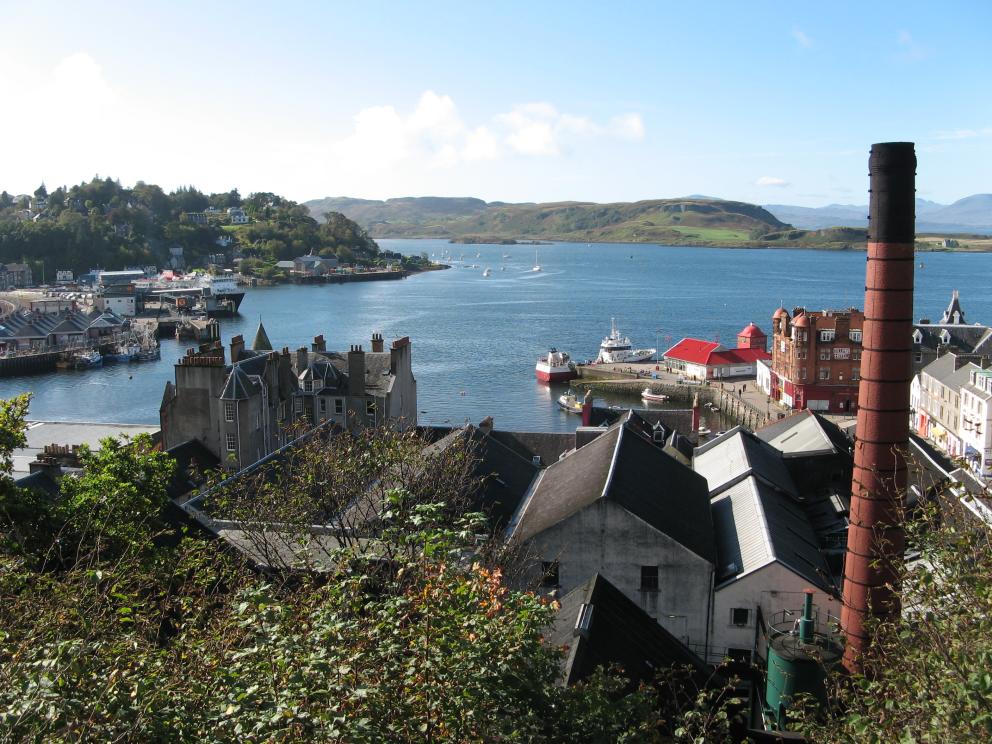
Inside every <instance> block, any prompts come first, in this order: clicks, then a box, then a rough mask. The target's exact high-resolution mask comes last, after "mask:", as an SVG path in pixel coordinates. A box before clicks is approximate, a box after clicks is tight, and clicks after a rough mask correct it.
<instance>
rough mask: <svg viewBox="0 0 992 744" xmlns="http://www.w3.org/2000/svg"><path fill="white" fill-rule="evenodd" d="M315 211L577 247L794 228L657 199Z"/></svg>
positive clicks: (747, 213)
mask: <svg viewBox="0 0 992 744" xmlns="http://www.w3.org/2000/svg"><path fill="white" fill-rule="evenodd" d="M306 206H308V207H309V208H310V209H311V211H312V212H314V213H316V214H319V213H320V211H321V210H324V209H333V210H334V211H338V212H341V213H342V214H345V215H347V216H348V217H349V218H351V219H353V220H355V221H356V222H358V223H359V224H360V225H362V226H363V227H364V228H365V229H367V230H368V231H369V233H370V234H371V235H372V236H374V237H379V238H388V237H408V238H414V237H417V238H423V237H435V238H451V239H465V238H474V237H478V236H485V237H486V238H487V239H516V240H570V241H578V242H618V243H667V244H686V245H750V244H753V243H754V241H756V240H757V239H758V238H759V236H761V235H764V234H765V233H775V232H781V231H784V230H789V229H790V226H789V225H786V224H785V223H783V222H780V221H779V220H778V219H776V218H775V217H774V216H773V215H772V214H771V213H770V212H768V211H767V210H765V209H763V208H762V207H758V206H755V205H753V204H746V203H743V202H732V201H722V200H717V199H697V198H690V199H653V200H648V201H639V202H633V203H629V202H618V203H614V204H596V203H592V202H554V203H545V204H505V203H493V204H486V203H485V202H483V201H481V200H478V199H446V198H442V197H426V198H421V199H414V198H407V199H390V200H388V201H378V202H377V201H368V200H359V199H345V198H336V199H321V200H317V201H313V202H306Z"/></svg>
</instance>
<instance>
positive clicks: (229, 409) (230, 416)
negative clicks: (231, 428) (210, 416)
mask: <svg viewBox="0 0 992 744" xmlns="http://www.w3.org/2000/svg"><path fill="white" fill-rule="evenodd" d="M224 420H225V421H226V422H227V423H231V422H232V421H234V401H233V400H225V401H224Z"/></svg>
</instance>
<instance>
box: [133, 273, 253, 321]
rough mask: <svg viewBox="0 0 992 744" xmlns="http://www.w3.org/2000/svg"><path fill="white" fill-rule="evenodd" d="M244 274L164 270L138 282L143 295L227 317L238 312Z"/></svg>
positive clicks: (212, 315)
mask: <svg viewBox="0 0 992 744" xmlns="http://www.w3.org/2000/svg"><path fill="white" fill-rule="evenodd" d="M240 278H241V277H240V275H238V274H235V273H233V272H224V273H223V274H220V275H218V276H213V275H211V274H203V273H194V274H185V275H184V274H177V273H176V272H173V271H163V272H162V273H161V274H159V275H158V276H157V277H155V278H154V279H145V280H138V281H136V282H134V286H135V290H137V293H138V294H139V295H143V296H145V297H153V298H155V299H158V300H162V301H165V302H168V303H169V304H172V305H176V306H177V307H179V306H183V307H187V306H191V305H199V306H200V307H201V308H202V309H203V310H204V311H205V312H206V313H207V315H209V316H210V317H227V316H233V315H237V314H238V308H240V307H241V301H242V300H244V298H245V292H244V289H242V288H241V287H239V286H238V281H239V279H240Z"/></svg>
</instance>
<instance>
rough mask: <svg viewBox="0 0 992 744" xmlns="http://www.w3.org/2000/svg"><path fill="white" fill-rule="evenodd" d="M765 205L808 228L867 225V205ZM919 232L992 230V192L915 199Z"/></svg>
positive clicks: (794, 222) (797, 225)
mask: <svg viewBox="0 0 992 744" xmlns="http://www.w3.org/2000/svg"><path fill="white" fill-rule="evenodd" d="M764 206H765V209H767V210H768V211H769V212H771V213H772V214H773V215H775V216H776V217H777V218H778V219H780V220H782V221H783V222H788V223H789V224H791V225H795V226H796V227H800V228H805V229H808V230H820V229H822V228H826V227H836V226H846V227H866V226H867V225H868V205H867V204H865V205H863V206H858V205H854V204H829V205H827V206H825V207H816V208H811V207H796V206H791V205H788V204H766V205H764ZM916 231H917V232H921V233H924V232H933V233H948V232H970V233H989V234H992V194H975V195H973V196H966V197H965V198H963V199H958V200H957V201H956V202H954V203H953V204H938V203H937V202H932V201H927V200H926V199H917V200H916Z"/></svg>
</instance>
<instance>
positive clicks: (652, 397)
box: [641, 387, 668, 403]
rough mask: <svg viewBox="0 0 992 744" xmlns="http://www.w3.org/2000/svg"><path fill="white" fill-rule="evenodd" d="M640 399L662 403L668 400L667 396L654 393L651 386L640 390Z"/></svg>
mask: <svg viewBox="0 0 992 744" xmlns="http://www.w3.org/2000/svg"><path fill="white" fill-rule="evenodd" d="M641 400H646V401H647V402H649V403H664V402H665V401H666V400H668V396H667V395H663V394H662V393H656V392H654V391H653V390H651V388H649V387H646V388H644V390H642V391H641Z"/></svg>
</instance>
